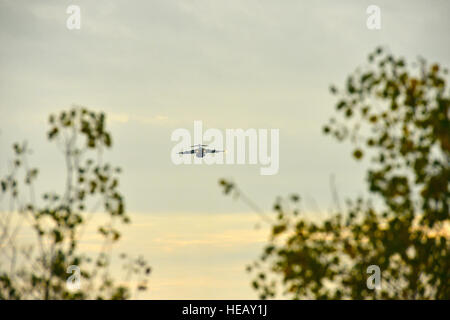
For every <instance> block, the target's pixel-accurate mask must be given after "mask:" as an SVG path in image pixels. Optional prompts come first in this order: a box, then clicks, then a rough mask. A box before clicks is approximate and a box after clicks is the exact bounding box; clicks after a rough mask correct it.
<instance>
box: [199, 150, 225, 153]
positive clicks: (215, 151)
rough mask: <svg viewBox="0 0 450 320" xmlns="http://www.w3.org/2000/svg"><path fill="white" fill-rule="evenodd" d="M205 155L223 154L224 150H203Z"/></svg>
mask: <svg viewBox="0 0 450 320" xmlns="http://www.w3.org/2000/svg"><path fill="white" fill-rule="evenodd" d="M204 152H205V153H219V152H225V150H216V149H204Z"/></svg>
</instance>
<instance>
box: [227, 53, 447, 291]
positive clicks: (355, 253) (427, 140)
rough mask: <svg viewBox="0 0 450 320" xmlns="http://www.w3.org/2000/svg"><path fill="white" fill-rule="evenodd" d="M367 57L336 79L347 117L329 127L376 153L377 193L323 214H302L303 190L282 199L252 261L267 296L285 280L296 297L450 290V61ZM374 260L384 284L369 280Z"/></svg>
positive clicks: (256, 283) (372, 181) (363, 151)
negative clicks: (445, 64)
mask: <svg viewBox="0 0 450 320" xmlns="http://www.w3.org/2000/svg"><path fill="white" fill-rule="evenodd" d="M368 62H369V63H368V66H367V67H365V68H364V70H361V69H358V70H356V71H355V72H354V73H352V74H351V75H350V76H349V77H348V78H347V81H346V85H345V87H344V89H343V90H338V89H337V88H336V87H335V86H332V87H331V88H330V90H331V92H332V93H333V94H334V95H336V96H338V102H337V104H336V110H337V114H338V115H339V119H337V118H331V119H330V121H329V124H327V125H326V126H324V128H323V131H324V133H325V134H327V135H331V136H333V137H335V138H336V139H337V140H338V141H350V142H351V143H353V144H354V145H355V149H354V152H353V157H354V158H355V159H356V160H357V161H361V160H362V159H363V158H364V157H365V156H366V155H367V157H369V158H370V169H369V170H368V172H367V184H368V188H369V191H370V193H371V194H372V197H371V198H370V199H367V200H365V199H362V198H358V199H356V200H354V201H350V200H348V201H347V209H346V210H338V209H336V210H335V212H332V214H331V217H330V218H327V219H324V220H323V221H321V222H320V223H317V222H313V221H310V220H308V219H307V218H306V217H303V216H302V214H301V212H300V211H299V209H298V206H296V204H298V202H299V201H300V198H299V197H298V196H296V195H293V196H291V197H289V198H288V199H279V200H277V201H276V203H275V206H274V211H275V212H276V213H277V215H276V217H275V221H274V222H273V223H272V228H271V235H270V239H269V242H268V244H267V245H266V247H265V248H264V251H263V253H262V255H261V257H260V258H259V259H258V260H257V261H255V262H254V263H253V264H251V265H250V266H248V270H249V271H250V272H252V273H253V274H254V275H255V276H254V280H253V282H252V285H253V287H254V288H255V290H256V291H257V292H258V294H259V296H260V297H261V298H263V299H266V298H271V297H274V296H275V295H276V293H277V292H278V291H279V290H280V289H281V290H282V292H283V293H284V294H286V295H287V296H288V297H290V298H293V299H300V298H316V299H379V298H381V299H450V286H449V284H450V254H449V249H450V241H449V240H450V239H449V238H450V228H449V227H450V224H449V223H450V221H449V204H450V197H449V194H450V193H449V181H450V169H449V163H450V122H449V105H450V96H449V90H448V87H447V86H446V80H445V75H446V74H447V71H446V70H442V69H441V67H440V66H439V65H438V64H432V65H431V66H429V65H428V64H427V63H426V61H425V60H423V59H419V61H418V63H417V64H416V65H415V68H409V67H408V66H407V63H406V61H405V60H404V59H401V58H395V57H394V56H393V55H391V54H389V53H387V52H386V51H385V50H384V49H383V48H377V49H376V50H375V51H374V52H373V53H371V54H370V55H369V58H368ZM413 67H414V65H413ZM220 184H221V185H222V186H224V187H225V190H224V191H225V193H233V192H237V193H238V194H239V193H240V191H239V190H237V189H236V187H235V185H234V184H233V183H231V182H230V181H226V180H221V181H220ZM293 204H294V205H295V206H294V207H292V205H293ZM372 265H375V266H378V267H379V268H380V271H381V288H380V289H370V288H369V287H368V286H367V283H366V282H367V278H368V277H369V276H370V274H368V271H369V270H370V268H369V270H368V267H369V266H372Z"/></svg>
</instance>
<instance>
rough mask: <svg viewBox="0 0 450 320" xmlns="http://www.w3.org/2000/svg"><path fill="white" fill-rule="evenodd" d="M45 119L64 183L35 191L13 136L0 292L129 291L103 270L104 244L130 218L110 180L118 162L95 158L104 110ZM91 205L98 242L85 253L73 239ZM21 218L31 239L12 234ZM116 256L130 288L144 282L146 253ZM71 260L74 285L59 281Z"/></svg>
mask: <svg viewBox="0 0 450 320" xmlns="http://www.w3.org/2000/svg"><path fill="white" fill-rule="evenodd" d="M49 123H50V130H49V131H48V139H49V140H50V141H52V142H54V143H56V145H57V146H58V148H59V149H60V150H61V151H62V153H63V155H64V159H65V165H66V171H67V172H66V177H65V188H64V190H63V193H55V192H47V193H44V194H43V196H42V199H41V200H38V199H35V190H34V182H35V180H36V178H37V175H38V169H37V168H33V167H30V166H29V164H28V163H29V161H28V155H29V153H30V149H29V148H28V147H27V144H26V143H23V144H18V143H16V144H14V159H13V162H12V166H11V170H10V172H9V173H8V174H7V175H6V176H5V177H4V178H3V179H1V180H0V184H1V193H0V206H1V207H0V209H1V210H2V211H0V256H1V258H0V299H125V298H129V297H130V296H131V294H132V292H131V287H130V285H129V284H128V285H127V284H122V285H118V284H116V282H115V281H114V279H113V278H112V277H111V275H110V273H109V271H108V269H109V264H110V261H111V247H112V245H113V244H114V243H116V242H117V241H118V240H119V239H120V232H119V231H118V229H117V228H116V225H117V224H120V223H129V222H130V219H129V217H128V216H127V215H126V213H125V204H124V199H123V196H122V194H121V193H120V191H119V188H118V187H119V179H118V174H119V173H120V168H118V167H112V166H111V165H110V164H109V163H106V162H104V161H103V151H104V150H105V149H107V148H110V147H111V146H112V138H111V134H110V132H109V131H107V129H106V117H105V114H103V113H96V112H91V111H88V110H86V109H85V108H78V107H77V108H73V109H71V110H69V111H65V112H61V113H60V114H59V115H58V116H55V115H51V116H50V118H49ZM88 206H92V208H91V209H90V210H88V209H87V207H88ZM98 209H102V211H104V212H106V214H107V216H108V219H107V222H106V223H105V224H103V225H99V226H98V232H99V233H100V235H101V236H102V238H103V245H102V249H101V251H100V252H99V253H98V255H95V256H90V255H87V254H84V253H82V252H80V249H79V242H80V239H81V236H82V234H83V232H84V230H85V228H86V225H87V224H88V223H92V222H91V218H92V215H93V213H94V212H96V211H97V210H98ZM23 226H25V228H27V229H26V232H25V234H26V235H29V234H31V233H32V234H33V235H34V241H33V243H34V244H31V245H29V244H28V243H26V242H24V241H22V240H21V238H20V237H19V236H18V235H19V231H20V230H21V228H22V227H23ZM121 258H122V259H123V260H124V263H125V269H126V270H127V272H128V274H129V275H130V277H131V276H134V277H137V280H136V281H137V288H136V290H137V291H139V290H146V286H147V285H146V283H147V277H148V275H149V273H150V268H149V267H148V265H147V263H146V261H145V260H144V259H143V258H142V257H138V258H132V257H127V256H126V255H125V254H122V255H121ZM72 265H74V266H76V267H78V268H79V271H80V281H81V288H80V289H79V290H71V288H69V287H68V286H67V280H68V279H69V278H70V276H71V275H72V273H68V267H69V266H72ZM69 272H72V271H71V269H69ZM70 280H71V279H69V281H70ZM128 280H130V279H128Z"/></svg>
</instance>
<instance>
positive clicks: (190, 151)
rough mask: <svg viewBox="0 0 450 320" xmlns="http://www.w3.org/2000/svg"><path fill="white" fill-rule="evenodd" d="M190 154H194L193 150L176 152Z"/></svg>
mask: <svg viewBox="0 0 450 320" xmlns="http://www.w3.org/2000/svg"><path fill="white" fill-rule="evenodd" d="M192 153H195V149H192V150H188V151H181V152H178V154H192Z"/></svg>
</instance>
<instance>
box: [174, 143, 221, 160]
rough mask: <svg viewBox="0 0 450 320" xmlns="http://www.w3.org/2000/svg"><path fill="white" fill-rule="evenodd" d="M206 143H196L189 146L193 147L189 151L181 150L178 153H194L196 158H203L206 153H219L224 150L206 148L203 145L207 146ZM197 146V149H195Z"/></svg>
mask: <svg viewBox="0 0 450 320" xmlns="http://www.w3.org/2000/svg"><path fill="white" fill-rule="evenodd" d="M207 146H208V145H207V144H196V145H193V146H191V148H194V149H192V150H189V151H181V152H178V154H193V153H195V156H196V157H197V158H203V157H204V156H205V155H206V154H207V153H219V152H225V150H216V149H206V148H204V147H207ZM196 148H197V149H196Z"/></svg>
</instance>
